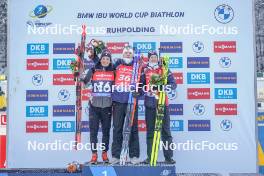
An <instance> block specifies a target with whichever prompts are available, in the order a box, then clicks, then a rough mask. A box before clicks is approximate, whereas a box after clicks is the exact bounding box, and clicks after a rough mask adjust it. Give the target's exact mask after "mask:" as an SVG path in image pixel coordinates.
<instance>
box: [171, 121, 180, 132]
mask: <svg viewBox="0 0 264 176" xmlns="http://www.w3.org/2000/svg"><path fill="white" fill-rule="evenodd" d="M170 129H171V131H183V120H171V121H170Z"/></svg>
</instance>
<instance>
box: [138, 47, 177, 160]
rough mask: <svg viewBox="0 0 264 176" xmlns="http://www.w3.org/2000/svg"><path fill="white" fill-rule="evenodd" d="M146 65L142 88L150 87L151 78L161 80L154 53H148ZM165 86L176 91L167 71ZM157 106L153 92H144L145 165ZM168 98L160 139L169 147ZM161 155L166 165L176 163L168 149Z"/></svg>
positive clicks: (160, 69) (157, 61) (160, 67)
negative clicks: (154, 77) (145, 126)
mask: <svg viewBox="0 0 264 176" xmlns="http://www.w3.org/2000/svg"><path fill="white" fill-rule="evenodd" d="M148 59H149V61H148V65H147V67H146V68H145V69H144V73H143V74H142V76H141V81H140V82H141V83H142V85H143V86H146V85H147V86H148V87H149V86H150V80H151V78H152V76H153V75H154V76H156V77H159V78H161V76H162V66H161V64H159V62H160V61H159V57H158V54H157V52H156V51H149V53H148ZM167 81H168V83H167V85H170V87H171V89H176V87H177V85H176V82H175V80H174V77H173V75H172V73H171V72H170V71H169V73H168V78H167ZM157 104H158V101H157V99H156V93H155V92H151V91H148V92H145V101H144V105H145V120H146V125H147V136H146V137H147V139H146V140H147V157H148V158H147V159H146V160H145V161H144V163H145V164H149V163H150V158H151V152H152V143H153V137H154V129H155V120H156V114H157ZM168 106H169V104H168V97H167V96H166V104H165V109H164V119H163V123H162V131H161V138H162V141H163V143H164V144H166V143H167V146H170V144H171V143H172V136H171V131H170V116H169V108H168ZM163 154H164V157H165V163H166V164H175V163H176V162H175V161H174V160H173V151H172V150H171V149H170V148H169V147H168V148H167V149H165V148H163Z"/></svg>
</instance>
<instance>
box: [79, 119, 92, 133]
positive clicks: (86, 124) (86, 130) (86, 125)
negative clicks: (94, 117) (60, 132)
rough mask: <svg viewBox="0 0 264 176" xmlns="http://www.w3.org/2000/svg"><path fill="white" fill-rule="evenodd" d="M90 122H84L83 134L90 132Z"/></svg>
mask: <svg viewBox="0 0 264 176" xmlns="http://www.w3.org/2000/svg"><path fill="white" fill-rule="evenodd" d="M89 131H90V128H89V121H82V127H81V132H89Z"/></svg>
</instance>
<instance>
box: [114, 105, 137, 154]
mask: <svg viewBox="0 0 264 176" xmlns="http://www.w3.org/2000/svg"><path fill="white" fill-rule="evenodd" d="M126 111H127V103H118V102H113V126H114V129H113V143H112V157H115V158H120V153H121V149H122V142H123V126H124V120H125V116H126ZM129 157H130V158H132V157H137V158H138V157H139V137H138V110H137V106H136V111H135V116H134V121H133V125H132V128H131V134H130V140H129Z"/></svg>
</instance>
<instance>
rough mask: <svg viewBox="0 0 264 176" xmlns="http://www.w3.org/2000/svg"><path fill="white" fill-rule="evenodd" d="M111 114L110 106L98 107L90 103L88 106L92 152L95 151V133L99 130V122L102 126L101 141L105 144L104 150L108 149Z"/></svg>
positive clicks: (96, 140)
mask: <svg viewBox="0 0 264 176" xmlns="http://www.w3.org/2000/svg"><path fill="white" fill-rule="evenodd" d="M111 116H112V107H106V108H98V107H94V106H92V105H91V104H90V108H89V128H90V142H91V145H92V146H91V148H92V152H93V153H95V152H97V147H96V146H97V143H98V139H97V135H98V130H99V125H100V123H101V127H102V133H103V138H102V143H103V144H104V146H105V150H103V151H108V149H109V137H110V128H111Z"/></svg>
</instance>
